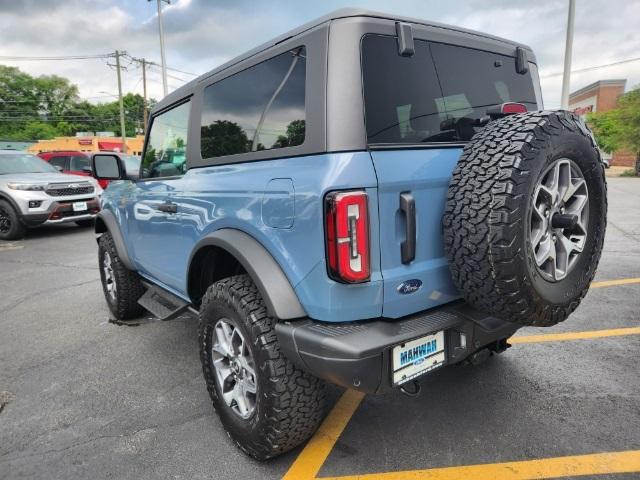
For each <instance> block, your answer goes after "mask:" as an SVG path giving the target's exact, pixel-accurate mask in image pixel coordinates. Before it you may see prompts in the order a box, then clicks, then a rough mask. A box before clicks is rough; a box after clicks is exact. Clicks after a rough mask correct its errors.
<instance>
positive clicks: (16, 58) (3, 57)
mask: <svg viewBox="0 0 640 480" xmlns="http://www.w3.org/2000/svg"><path fill="white" fill-rule="evenodd" d="M122 56H123V57H125V56H126V57H128V58H129V59H130V60H133V61H139V60H140V59H138V58H134V57H132V56H130V55H128V54H123V55H122ZM114 57H115V54H114V53H100V54H96V55H57V56H51V57H45V56H25V55H0V60H11V61H50V60H51V61H58V60H93V59H103V58H114ZM147 63H148V64H149V65H154V66H157V67H160V64H158V63H156V62H152V61H147ZM167 70H171V71H174V72H178V73H184V74H185V75H191V76H193V77H198V76H200V75H199V74H197V73H193V72H186V71H184V70H180V69H178V68H173V67H167ZM176 78H177V77H176ZM185 81H186V80H185Z"/></svg>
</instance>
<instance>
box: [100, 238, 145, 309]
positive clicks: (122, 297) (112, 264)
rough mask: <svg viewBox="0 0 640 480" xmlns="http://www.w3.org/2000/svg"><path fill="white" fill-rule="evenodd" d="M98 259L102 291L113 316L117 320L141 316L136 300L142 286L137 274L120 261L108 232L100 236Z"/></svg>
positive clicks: (140, 294)
mask: <svg viewBox="0 0 640 480" xmlns="http://www.w3.org/2000/svg"><path fill="white" fill-rule="evenodd" d="M98 261H99V266H100V280H101V281H102V291H103V292H104V297H105V299H106V300H107V305H109V310H111V313H113V316H114V317H116V319H118V320H127V319H130V318H136V317H139V316H141V315H142V313H143V312H144V309H143V308H142V306H141V305H140V304H139V303H138V300H139V299H140V297H141V296H142V294H143V293H144V286H143V285H142V282H141V281H140V277H139V276H138V274H137V273H136V272H132V271H131V270H129V269H128V268H127V267H125V266H124V264H123V263H122V260H121V259H120V257H119V256H118V251H117V250H116V246H115V244H114V243H113V238H112V237H111V234H110V233H103V234H102V236H101V237H100V241H99V243H98Z"/></svg>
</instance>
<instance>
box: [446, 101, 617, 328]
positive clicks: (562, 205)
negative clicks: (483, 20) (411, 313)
mask: <svg viewBox="0 0 640 480" xmlns="http://www.w3.org/2000/svg"><path fill="white" fill-rule="evenodd" d="M606 215H607V196H606V183H605V177H604V168H603V164H602V161H601V159H600V153H599V151H598V149H597V147H596V144H595V141H594V139H593V136H592V135H591V133H590V132H589V130H588V129H587V128H586V127H585V125H584V123H582V121H581V120H580V119H579V118H577V117H576V116H575V115H573V114H571V113H568V112H529V113H525V114H520V115H511V116H508V117H505V118H503V119H500V120H497V121H494V122H491V123H489V125H487V126H486V127H485V128H484V129H483V130H482V131H480V132H479V133H478V134H477V135H476V136H474V138H473V139H472V140H471V142H469V144H467V146H466V147H465V149H464V152H463V154H462V156H461V158H460V160H459V162H458V165H457V167H456V169H455V171H454V174H453V176H452V178H451V183H450V185H449V192H448V197H447V204H446V208H445V214H444V217H443V226H444V241H445V250H446V252H447V256H448V258H449V261H450V262H449V264H450V268H451V273H452V278H453V280H454V283H455V284H456V286H457V287H458V289H459V290H460V291H461V292H462V294H463V295H464V297H465V299H466V300H467V301H468V302H470V303H472V304H473V305H475V306H476V307H478V308H480V309H482V310H485V311H487V312H489V313H491V314H493V315H495V316H496V317H499V318H502V319H504V320H508V321H513V322H517V323H520V324H522V325H536V326H550V325H554V324H556V323H558V322H561V321H563V320H565V319H566V318H567V317H568V316H569V314H570V313H571V312H573V311H574V310H575V309H576V308H577V306H578V305H579V304H580V301H581V300H582V298H583V297H584V296H585V294H586V293H587V290H588V288H589V283H590V282H591V280H592V279H593V276H594V275H595V272H596V267H597V265H598V261H599V260H600V254H601V252H602V245H603V241H604V234H605V227H606Z"/></svg>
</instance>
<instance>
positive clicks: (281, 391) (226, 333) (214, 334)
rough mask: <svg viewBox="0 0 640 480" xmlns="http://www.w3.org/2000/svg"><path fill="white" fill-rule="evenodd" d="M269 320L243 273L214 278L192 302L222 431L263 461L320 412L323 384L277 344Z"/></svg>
mask: <svg viewBox="0 0 640 480" xmlns="http://www.w3.org/2000/svg"><path fill="white" fill-rule="evenodd" d="M274 326H275V320H274V319H273V318H271V317H270V316H269V315H268V314H267V310H266V307H265V304H264V301H263V300H262V298H261V296H260V293H259V292H258V289H257V288H256V286H255V284H254V283H253V281H252V280H251V278H250V277H249V276H248V275H238V276H234V277H230V278H227V279H224V280H221V281H219V282H216V283H214V284H213V285H212V286H211V287H209V289H208V290H207V292H206V293H205V295H204V297H203V298H202V305H201V307H200V336H199V338H200V359H201V361H202V370H203V373H204V377H205V380H206V382H207V389H208V390H209V394H210V396H211V399H212V401H213V406H214V408H215V409H216V411H217V413H218V415H219V416H220V420H221V421H222V424H223V425H224V428H225V430H226V431H227V433H228V435H229V437H230V438H231V439H232V440H233V441H234V442H235V443H236V444H237V445H238V447H240V449H242V450H243V451H244V452H245V453H247V454H248V455H250V456H252V457H254V458H256V459H258V460H265V459H268V458H271V457H274V456H276V455H280V454H282V453H284V452H287V451H289V450H291V449H292V448H295V447H297V446H298V445H300V444H301V443H303V442H305V441H306V440H307V439H308V438H309V437H310V436H311V435H312V434H313V433H314V432H315V430H316V429H317V427H318V425H319V423H320V421H321V420H322V417H323V415H324V383H323V382H322V381H321V380H320V379H318V378H316V377H314V376H312V375H310V374H308V373H306V372H304V371H302V370H300V369H298V368H297V367H295V366H294V365H293V364H292V363H291V362H290V361H289V360H288V359H287V358H286V357H285V356H284V355H283V354H282V352H281V351H280V347H279V345H278V342H277V339H276V335H275V331H274Z"/></svg>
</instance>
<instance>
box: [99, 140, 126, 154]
mask: <svg viewBox="0 0 640 480" xmlns="http://www.w3.org/2000/svg"><path fill="white" fill-rule="evenodd" d="M98 150H111V151H114V152H121V151H122V142H98Z"/></svg>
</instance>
